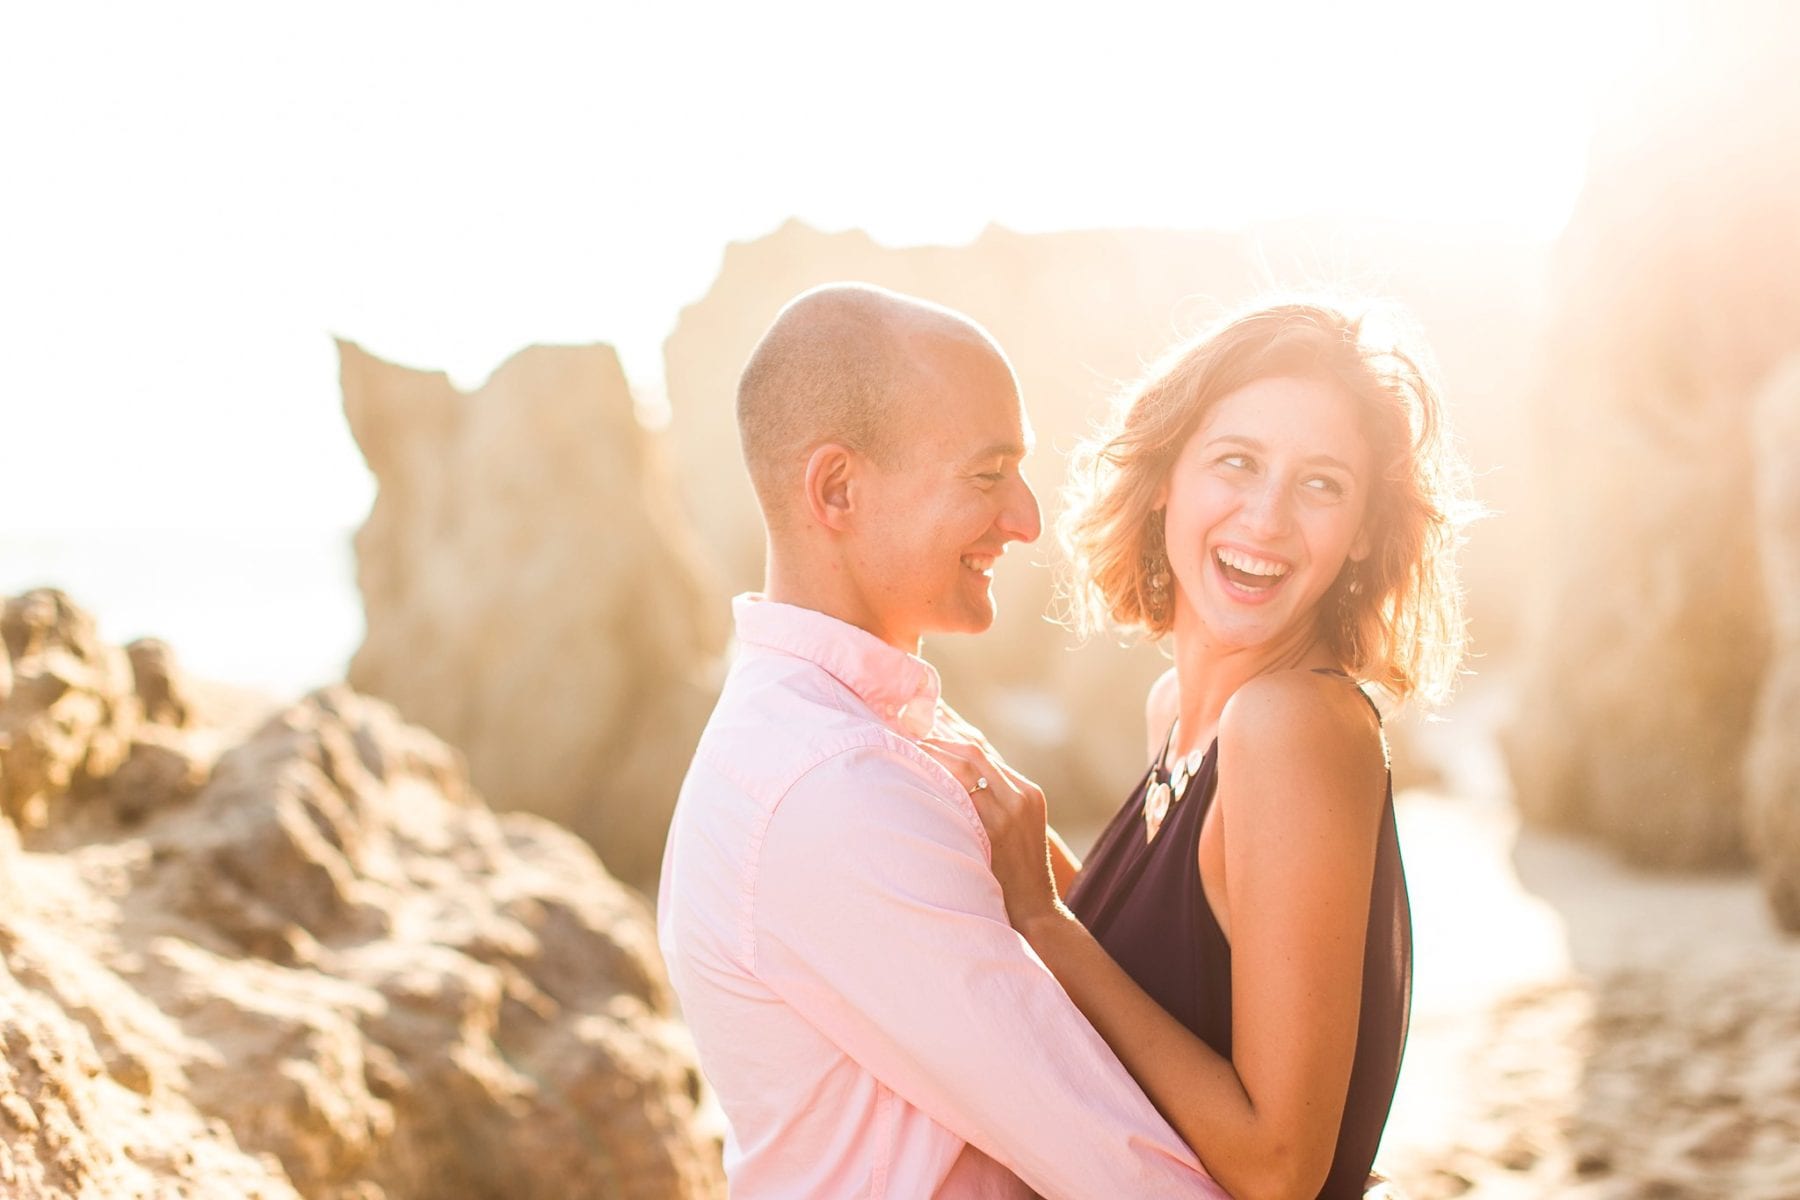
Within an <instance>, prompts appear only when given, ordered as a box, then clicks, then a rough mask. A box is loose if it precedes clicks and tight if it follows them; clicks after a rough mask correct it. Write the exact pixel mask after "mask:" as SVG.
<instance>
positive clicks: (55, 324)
mask: <svg viewBox="0 0 1800 1200" xmlns="http://www.w3.org/2000/svg"><path fill="white" fill-rule="evenodd" d="M1101 11H1102V10H1101V7H1100V6H1098V5H1092V4H1083V5H1061V4H1054V3H1033V4H1023V3H1017V4H1015V3H1006V4H982V3H976V2H974V0H962V2H960V3H940V2H938V0H916V2H913V3H908V4H905V5H891V6H887V5H853V4H846V3H842V2H841V0H840V2H837V3H780V2H776V0H770V2H767V3H762V4H757V5H744V4H717V5H712V4H707V5H701V4H694V3H683V2H680V0H670V2H665V3H651V4H644V3H638V4H630V5H625V4H617V5H614V4H597V3H586V4H553V3H530V2H509V3H506V4H499V3H492V4H486V5H476V4H460V3H453V2H446V0H437V2H434V3H429V4H414V3H382V2H379V0H360V2H358V3H354V4H351V3H337V2H335V0H323V2H316V3H311V4H307V5H303V6H302V5H295V6H270V5H253V4H244V3H241V2H237V3H218V4H212V3H208V4H200V3H182V2H180V0H174V2H169V3H161V4H156V5H144V4H128V3H118V4H105V5H100V4H90V3H82V2H80V0H73V2H70V0H59V2H58V3H55V4H40V5H26V4H23V3H20V2H18V0H8V2H6V3H4V5H3V6H0V451H3V452H4V457H3V458H0V462H3V463H4V464H5V465H4V468H3V469H0V534H4V533H7V532H8V531H12V532H18V531H31V532H33V533H49V534H51V535H54V534H56V533H57V532H59V531H68V532H71V533H74V532H80V531H93V530H113V531H116V530H130V529H138V528H141V529H158V530H170V529H180V530H244V531H250V530H316V529H339V528H343V527H345V526H347V525H352V524H354V523H356V522H358V521H360V519H361V518H362V516H363V515H364V513H365V512H366V511H367V508H368V505H369V502H370V500H371V499H372V497H373V481H372V479H371V478H370V476H369V475H368V473H367V471H366V470H365V468H364V467H363V464H362V460H361V458H360V456H359V455H358V453H357V451H356V448H355V445H354V443H353V442H352V441H351V439H350V436H349V432H348V429H347V428H346V426H345V424H344V420H343V416H342V411H341V408H340V398H339V393H338V390H337V376H336V358H335V350H334V348H333V343H332V338H333V336H334V335H335V336H342V337H346V338H349V339H352V340H354V341H357V342H359V343H361V344H362V345H364V346H365V347H366V348H368V349H370V350H372V351H374V352H375V353H378V354H381V355H383V356H385V357H389V358H392V359H396V360H398V361H402V362H405V363H408V364H410V365H414V366H421V367H432V368H442V369H445V370H448V371H449V372H450V373H451V376H452V378H454V379H455V380H456V381H457V382H458V383H460V384H463V385H465V386H474V385H476V384H478V383H479V382H480V381H481V379H482V378H483V377H485V375H486V374H487V372H488V371H489V370H491V369H492V368H493V367H494V366H496V365H498V363H499V362H501V361H502V360H504V359H505V358H506V357H507V356H508V355H509V354H511V353H512V352H514V351H515V350H517V349H519V348H521V347H523V346H525V345H528V344H530V343H532V342H589V341H607V342H611V343H613V344H614V345H616V346H617V347H618V348H619V350H620V352H621V355H622V357H623V358H624V361H625V366H626V370H627V373H628V374H629V376H630V377H631V379H632V381H633V384H634V386H635V387H638V388H640V389H642V390H643V392H644V393H645V394H646V395H647V396H650V395H653V394H654V393H655V392H656V391H657V389H658V388H659V385H660V371H661V361H660V353H661V342H662V339H663V338H664V337H665V336H666V335H667V334H668V332H669V331H670V329H671V328H672V327H673V325H674V322H675V319H676V317H677V315H678V313H679V311H680V309H681V307H682V306H683V305H685V304H689V303H692V302H694V301H696V300H698V299H699V298H700V297H701V296H702V295H703V294H704V293H705V291H706V289H707V287H708V286H709V284H710V283H711V280H712V277H713V274H714V272H715V271H716V269H717V267H718V264H719V260H720V256H721V254H722V252H723V250H724V248H725V246H726V245H727V244H728V243H730V242H732V241H741V240H749V239H754V238H756V237H759V236H762V235H764V234H766V233H768V232H770V231H772V230H773V229H775V228H776V227H777V226H779V225H780V224H781V223H782V222H784V221H786V220H788V219H789V218H799V219H801V220H804V221H806V222H808V223H810V224H813V225H815V226H818V227H821V228H826V229H841V228H849V227H860V228H863V229H866V230H868V231H869V232H870V233H872V234H873V235H874V236H875V237H877V238H878V239H880V240H882V241H885V242H889V243H892V244H915V243H958V242H963V241H966V240H968V239H970V238H972V237H974V236H975V235H976V234H977V233H978V232H979V231H980V230H981V229H982V228H983V227H985V226H986V225H988V224H989V223H998V224H1002V225H1006V226H1008V227H1011V228H1015V229H1020V230H1049V229H1059V228H1083V227H1096V226H1132V225H1147V226H1160V227H1174V228H1195V229H1232V228H1238V227H1241V226H1243V225H1245V224H1247V223H1251V222H1256V221H1263V220H1273V219H1280V218H1284V217H1292V216H1318V215H1325V216H1342V217H1348V218H1376V219H1381V220H1394V221H1407V222H1426V223H1431V224H1436V225H1449V226H1458V227H1471V228H1478V229H1490V230H1493V231H1494V232H1496V233H1498V234H1501V235H1505V236H1519V235H1524V236H1527V237H1532V238H1550V237H1553V236H1554V235H1555V233H1556V232H1557V230H1558V229H1560V227H1561V226H1562V224H1563V222H1564V221H1565V220H1566V218H1567V216H1568V214H1569V211H1570V209H1571V208H1572V206H1573V204H1574V202H1575V199H1576V196H1577V194H1578V192H1579V188H1580V183H1581V177H1582V171H1583V167H1584V163H1585V153H1586V146H1587V142H1588V139H1589V137H1590V136H1591V134H1592V132H1593V130H1594V126H1595V123H1596V121H1597V120H1599V119H1601V117H1602V116H1603V114H1604V113H1605V111H1606V108H1607V105H1608V103H1609V102H1610V100H1609V98H1610V97H1613V96H1615V95H1617V94H1618V93H1619V90H1620V88H1621V87H1622V85H1623V82H1624V81H1625V80H1626V79H1627V78H1628V77H1629V76H1630V75H1631V74H1632V73H1633V72H1634V71H1637V70H1640V69H1641V68H1642V66H1643V64H1644V63H1646V62H1648V61H1650V60H1651V59H1652V58H1654V57H1655V56H1656V55H1658V54H1668V53H1670V52H1672V51H1671V48H1672V47H1674V46H1677V45H1678V43H1679V31H1678V30H1675V29H1674V27H1673V25H1672V21H1673V18H1672V17H1671V16H1669V15H1668V14H1667V13H1666V12H1665V11H1664V10H1663V9H1661V8H1659V7H1658V6H1656V5H1654V4H1647V3H1629V2H1626V0H1591V2H1586V3H1584V2H1580V0H1516V2H1515V3H1513V4H1510V5H1508V6H1505V7H1504V8H1499V7H1496V6H1493V5H1475V4H1462V3H1451V2H1448V0H1436V2H1433V3H1413V2H1407V0H1388V2H1374V0H1370V2H1367V3H1358V4H1344V3H1290V4H1258V3H1247V2H1242V0H1239V2H1234V3H1231V4H1211V3H1185V4H1149V3H1137V2H1131V0H1119V2H1115V3H1112V4H1109V5H1107V6H1106V7H1105V15H1104V16H1101V15H1100V13H1101Z"/></svg>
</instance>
